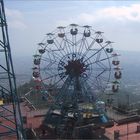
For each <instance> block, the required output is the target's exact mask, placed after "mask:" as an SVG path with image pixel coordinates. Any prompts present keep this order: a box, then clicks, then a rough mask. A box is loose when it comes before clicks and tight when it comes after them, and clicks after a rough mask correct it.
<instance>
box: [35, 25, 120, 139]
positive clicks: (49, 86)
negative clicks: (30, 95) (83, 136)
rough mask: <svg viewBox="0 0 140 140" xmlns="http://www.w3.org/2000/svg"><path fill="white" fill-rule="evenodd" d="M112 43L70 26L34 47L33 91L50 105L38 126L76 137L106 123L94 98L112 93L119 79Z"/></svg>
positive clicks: (88, 30)
mask: <svg viewBox="0 0 140 140" xmlns="http://www.w3.org/2000/svg"><path fill="white" fill-rule="evenodd" d="M112 43H113V42H112V41H108V40H106V38H105V37H104V35H103V32H101V31H95V30H94V29H93V28H92V27H91V26H88V25H85V26H79V25H77V24H70V25H69V26H67V27H62V26H60V27H57V29H56V30H54V31H53V32H51V33H48V34H46V36H45V38H44V39H43V41H42V42H40V43H39V44H38V46H39V47H38V50H37V53H36V54H35V55H34V60H33V61H34V66H33V79H34V81H35V90H36V92H38V93H42V96H43V97H45V99H46V102H50V104H51V105H50V108H49V110H48V112H47V114H46V116H45V119H44V121H43V123H42V127H44V128H46V129H50V128H51V129H52V130H54V132H55V135H56V137H57V138H80V137H79V134H77V133H79V130H80V131H81V128H85V127H86V126H91V125H99V124H100V126H101V125H104V124H106V123H107V122H109V119H108V117H107V115H106V112H105V103H104V102H102V101H101V98H100V97H101V96H102V95H103V94H104V93H105V91H106V89H111V91H112V93H116V92H117V91H118V90H119V83H120V82H119V80H120V79H121V68H120V66H119V64H120V61H119V59H118V54H117V53H116V52H115V51H114V48H113V46H112ZM111 80H112V81H111ZM77 130H78V131H77ZM44 131H45V130H44ZM77 135H78V137H77Z"/></svg>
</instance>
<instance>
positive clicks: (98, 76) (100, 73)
mask: <svg viewBox="0 0 140 140" xmlns="http://www.w3.org/2000/svg"><path fill="white" fill-rule="evenodd" d="M104 72H105V70H103V71H102V72H100V73H99V74H98V75H97V76H96V77H95V78H98V77H99V76H101V75H102V74H103V73H104Z"/></svg>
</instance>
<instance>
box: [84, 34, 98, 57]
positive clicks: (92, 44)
mask: <svg viewBox="0 0 140 140" xmlns="http://www.w3.org/2000/svg"><path fill="white" fill-rule="evenodd" d="M97 37H98V35H96V37H95V39H94V38H93V41H92V42H91V44H90V45H89V46H88V48H87V49H86V51H85V52H84V53H83V56H82V57H83V58H84V57H85V56H86V55H87V53H88V52H89V51H90V50H91V48H92V47H93V46H94V44H95V42H96V38H97Z"/></svg>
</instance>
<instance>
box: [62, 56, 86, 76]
mask: <svg viewBox="0 0 140 140" xmlns="http://www.w3.org/2000/svg"><path fill="white" fill-rule="evenodd" d="M64 67H65V69H66V72H65V74H66V75H69V76H71V77H77V76H80V75H81V74H82V73H84V72H85V71H86V68H85V64H84V63H83V62H81V60H80V59H76V60H70V61H68V64H67V65H66V66H64Z"/></svg>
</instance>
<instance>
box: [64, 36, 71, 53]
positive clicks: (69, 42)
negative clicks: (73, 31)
mask: <svg viewBox="0 0 140 140" xmlns="http://www.w3.org/2000/svg"><path fill="white" fill-rule="evenodd" d="M64 41H65V45H66V46H67V47H68V49H69V52H70V53H71V52H73V51H72V49H71V48H72V46H73V42H71V41H70V40H68V39H67V37H65V38H64Z"/></svg>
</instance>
